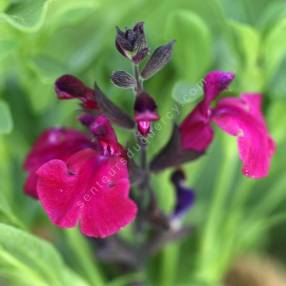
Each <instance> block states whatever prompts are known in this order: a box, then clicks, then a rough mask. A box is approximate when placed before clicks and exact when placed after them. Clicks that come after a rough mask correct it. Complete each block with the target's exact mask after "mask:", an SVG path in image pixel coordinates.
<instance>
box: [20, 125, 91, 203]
mask: <svg viewBox="0 0 286 286" xmlns="http://www.w3.org/2000/svg"><path fill="white" fill-rule="evenodd" d="M92 145H93V143H92V142H91V141H90V140H89V139H88V138H87V136H85V134H83V133H81V132H79V131H76V130H73V129H64V128H51V129H48V130H46V131H45V132H43V133H42V135H41V136H40V137H39V138H38V139H37V141H36V142H35V144H34V145H33V147H32V150H31V151H30V153H29V154H28V156H27V158H26V161H25V163H24V169H25V170H26V171H27V172H28V173H29V175H28V178H27V180H26V183H25V188H24V190H25V193H26V194H27V195H29V196H32V197H34V198H38V194H37V188H36V186H37V175H36V171H37V169H38V168H39V167H41V166H42V165H43V164H44V163H46V162H48V161H50V160H52V159H60V160H66V159H68V158H69V157H70V156H71V155H73V154H74V153H76V152H78V151H80V150H82V149H84V148H87V147H92Z"/></svg>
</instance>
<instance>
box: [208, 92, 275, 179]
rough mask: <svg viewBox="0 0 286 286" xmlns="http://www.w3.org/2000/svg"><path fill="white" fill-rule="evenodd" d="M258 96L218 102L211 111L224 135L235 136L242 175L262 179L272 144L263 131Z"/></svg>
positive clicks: (268, 165) (265, 130)
mask: <svg viewBox="0 0 286 286" xmlns="http://www.w3.org/2000/svg"><path fill="white" fill-rule="evenodd" d="M260 103H261V96H260V95H257V94H256V95H251V94H248V95H245V94H244V95H242V96H241V98H227V99H223V100H220V101H219V103H218V105H217V107H216V108H215V109H214V111H213V118H212V119H213V120H214V121H215V123H216V124H217V125H218V126H219V127H220V128H222V129H223V130H224V131H225V132H227V133H228V134H230V135H232V136H236V137H238V149H239V154H240V158H241V160H242V161H243V168H242V172H243V174H244V175H245V176H248V177H252V178H262V177H265V176H267V175H268V173H269V168H270V163H271V158H272V155H273V153H274V150H275V144H274V141H273V140H272V138H271V137H270V135H269V133H268V130H267V128H266V123H265V121H264V118H263V115H262V113H261V110H260Z"/></svg>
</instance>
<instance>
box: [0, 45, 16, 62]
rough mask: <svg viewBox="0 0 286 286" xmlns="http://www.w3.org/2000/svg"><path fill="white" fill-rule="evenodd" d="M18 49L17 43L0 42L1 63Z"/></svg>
mask: <svg viewBox="0 0 286 286" xmlns="http://www.w3.org/2000/svg"><path fill="white" fill-rule="evenodd" d="M16 48H17V43H16V41H13V40H0V61H1V60H3V59H4V58H6V57H7V56H8V55H9V54H10V53H11V52H13V51H14V50H15V49H16Z"/></svg>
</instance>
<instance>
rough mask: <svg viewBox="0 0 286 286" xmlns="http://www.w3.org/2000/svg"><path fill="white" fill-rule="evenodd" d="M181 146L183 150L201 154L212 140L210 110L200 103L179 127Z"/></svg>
mask: <svg viewBox="0 0 286 286" xmlns="http://www.w3.org/2000/svg"><path fill="white" fill-rule="evenodd" d="M179 130H180V136H181V144H182V148H183V149H184V150H195V151H198V152H202V151H204V150H206V149H207V147H208V146H209V144H210V143H211V142H212V140H213V136H214V134H213V133H214V131H213V128H212V127H211V123H210V110H209V108H208V107H207V106H206V105H205V103H204V102H200V103H199V104H198V105H197V106H196V107H195V109H194V110H193V111H192V112H191V113H190V114H189V115H188V116H187V117H186V118H185V120H184V121H183V122H182V123H181V125H180V128H179Z"/></svg>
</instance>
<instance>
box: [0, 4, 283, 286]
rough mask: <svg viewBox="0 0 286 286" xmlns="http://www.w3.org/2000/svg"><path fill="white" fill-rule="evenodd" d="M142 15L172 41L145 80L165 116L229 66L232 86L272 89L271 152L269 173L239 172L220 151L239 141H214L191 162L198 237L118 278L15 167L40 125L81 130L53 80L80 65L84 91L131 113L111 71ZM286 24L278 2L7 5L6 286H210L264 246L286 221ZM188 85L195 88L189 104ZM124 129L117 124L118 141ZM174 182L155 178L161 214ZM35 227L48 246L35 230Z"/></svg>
mask: <svg viewBox="0 0 286 286" xmlns="http://www.w3.org/2000/svg"><path fill="white" fill-rule="evenodd" d="M138 20H144V21H145V28H146V34H147V35H148V43H149V44H150V46H151V48H152V49H153V50H154V49H155V48H156V47H157V46H158V45H159V44H162V43H165V42H167V41H169V40H172V39H175V40H176V45H175V46H174V55H173V59H172V61H171V64H170V66H168V68H166V69H164V70H162V71H161V72H160V73H159V74H158V75H156V77H154V79H152V80H150V81H148V82H146V89H147V90H148V92H150V94H152V96H154V98H156V101H157V103H158V109H159V113H160V115H161V118H165V119H166V114H167V113H168V111H170V109H171V108H172V106H173V104H174V102H177V103H178V102H179V103H182V105H181V107H180V118H182V117H183V116H184V115H185V113H186V112H189V111H190V110H191V108H192V105H193V104H194V103H195V102H196V101H197V100H199V99H200V97H201V92H202V90H201V86H200V82H201V79H202V78H203V76H204V75H205V73H206V72H207V71H209V70H211V69H219V68H223V69H232V70H233V71H234V72H236V75H237V79H236V82H235V85H233V86H232V89H233V91H236V92H238V91H239V92H242V91H254V92H261V93H263V94H264V110H265V114H266V116H267V122H268V126H269V129H270V131H271V133H272V134H273V137H274V139H275V141H276V143H277V155H276V156H275V158H274V162H273V166H272V171H271V175H270V176H269V178H267V179H265V180H262V181H252V180H251V181H249V180H245V179H243V178H242V176H241V174H240V171H239V167H238V155H237V151H236V150H235V151H233V153H232V154H228V155H227V156H226V157H223V154H224V153H223V152H227V151H229V149H228V148H229V146H230V148H234V147H235V144H236V143H234V140H229V141H225V138H224V137H221V134H220V135H218V136H217V137H218V138H217V139H216V142H215V144H213V145H212V147H211V149H210V150H209V152H208V154H207V155H206V156H204V158H203V159H201V160H200V161H198V162H195V163H192V164H190V165H188V166H186V170H187V174H188V182H189V184H190V185H192V186H193V187H194V189H195V190H196V193H197V201H196V206H195V208H194V209H193V211H192V212H190V214H189V215H188V217H187V218H186V222H188V223H190V222H192V223H193V224H194V231H193V234H192V235H191V237H190V239H187V240H186V241H184V242H183V243H175V244H173V245H170V246H168V247H167V248H165V249H164V250H163V251H162V252H161V253H159V254H158V255H157V256H156V258H155V259H154V261H153V260H150V261H149V263H150V266H149V268H152V271H153V272H154V273H155V275H154V277H153V276H152V275H151V274H150V276H148V275H147V274H149V272H148V271H142V273H137V272H136V273H132V274H128V275H123V276H122V277H118V276H117V273H118V272H117V269H114V268H112V267H109V265H105V264H104V265H100V263H99V262H98V261H97V260H95V258H94V253H93V251H94V249H93V248H92V247H91V245H89V242H88V240H87V239H86V238H85V237H83V236H82V235H81V234H80V233H79V231H78V230H68V231H66V232H60V234H59V233H58V232H56V231H55V230H54V228H53V227H52V226H51V225H50V224H48V223H47V221H46V220H45V217H44V216H43V213H42V212H41V210H40V207H39V205H38V203H37V202H33V201H32V200H31V199H30V198H27V197H25V196H24V195H23V194H22V186H23V183H24V179H25V177H24V175H23V171H22V169H21V168H22V163H23V160H24V158H25V156H26V154H27V152H28V149H29V148H30V146H31V144H32V142H33V140H34V139H35V137H36V136H37V135H38V134H39V132H40V130H42V129H43V128H47V127H51V126H55V125H66V126H74V125H75V124H76V123H75V119H74V118H75V116H76V115H77V113H76V112H75V110H76V108H77V105H76V103H74V102H66V103H65V104H63V103H61V102H60V103H59V102H57V101H56V98H55V94H54V92H53V83H54V80H55V79H56V78H57V77H58V76H60V75H62V74H65V73H72V74H75V75H77V76H79V77H80V78H81V79H82V80H83V81H85V82H86V83H87V84H88V85H90V86H92V85H93V81H94V80H95V79H96V80H97V81H98V83H99V84H100V86H102V87H103V88H104V90H105V91H106V92H107V94H108V96H109V97H110V98H111V99H112V100H113V101H114V102H115V103H116V104H118V105H119V106H122V107H123V108H125V109H126V110H127V111H128V112H129V111H130V110H131V109H132V105H133V99H132V97H131V93H130V94H123V92H122V91H120V90H116V89H115V88H114V87H113V86H112V85H111V83H110V80H109V79H110V75H111V73H112V71H113V70H119V69H123V68H125V69H126V70H128V69H129V68H130V67H129V66H128V65H127V64H126V63H125V62H123V60H122V58H121V56H120V55H119V54H118V53H117V52H116V50H115V48H114V35H115V29H114V27H115V26H116V25H119V26H120V27H124V26H128V25H130V24H133V23H134V22H135V21H138ZM285 32H286V5H285V1H284V0H281V1H280V0H274V1H268V0H262V1H261V0H239V1H232V0H220V1H219V0H205V1H204V0H178V1H172V0H163V1H151V0H142V1H134V0H127V1H121V2H120V3H118V1H115V0H107V1H100V0H0V98H1V99H0V136H1V138H0V176H1V180H0V284H1V283H2V281H4V282H5V283H6V281H8V283H9V284H8V285H13V286H14V285H17V286H18V285H19V286H21V285H37V286H41V285H42V286H45V285H53V286H54V285H55V286H57V285H64V286H65V285H75V286H88V285H96V286H100V285H110V286H111V285H112V286H120V285H122V286H123V285H126V284H127V283H131V282H134V281H137V280H146V281H148V283H149V284H150V285H162V286H166V285H170V286H171V285H174V284H176V285H212V286H213V285H215V284H216V285H218V282H217V281H220V280H222V278H223V277H224V276H225V273H226V272H227V271H228V269H229V267H231V263H232V261H233V260H234V259H236V258H237V257H238V256H240V255H243V254H246V253H248V252H254V251H256V252H264V253H265V252H266V253H267V247H265V246H267V245H270V242H272V243H273V238H272V236H271V235H272V233H271V230H272V227H273V226H274V225H276V224H280V225H281V227H280V228H281V229H283V228H285V216H286V209H285V201H286V192H285V186H286V182H285V179H284V177H283V176H285V174H284V173H285V164H284V161H283V158H284V156H285V145H286V134H285V120H286V118H285V114H286V113H285V108H286V101H285V98H286V84H285V83H286V81H285V73H286V59H285V50H286V41H285ZM197 85H198V89H196V87H197ZM190 88H195V89H196V90H195V91H194V93H191V94H190V97H189V98H188V100H187V101H186V102H182V98H183V97H184V95H185V94H186V93H188V92H190ZM183 101H184V100H183ZM173 121H174V120H172V119H171V120H168V119H166V121H165V123H162V130H161V131H160V132H158V134H156V136H155V137H154V139H152V142H151V144H150V153H149V156H150V158H149V159H151V157H152V156H153V155H154V154H155V153H157V152H158V150H159V149H160V148H161V147H162V146H163V145H164V144H165V143H166V142H167V140H168V138H169V135H170V131H171V128H172V124H173ZM161 122H162V121H161ZM130 137H131V136H130V134H127V135H126V133H124V132H120V139H121V141H122V142H128V141H129V140H130ZM221 138H223V140H221ZM235 148H236V147H235ZM169 176H170V171H167V172H163V173H162V174H160V175H156V176H154V180H153V183H154V188H155V190H156V192H157V195H158V199H159V204H160V206H161V207H162V209H163V210H164V212H165V213H166V214H168V213H170V211H171V210H172V209H173V207H174V203H175V201H174V192H173V188H172V186H171V184H170V182H169ZM39 228H44V229H45V231H46V232H47V233H48V234H49V235H48V236H49V237H50V236H51V237H52V242H51V243H49V242H46V241H44V240H42V239H40V238H37V237H36V236H34V235H32V234H31V233H32V232H35V233H37V230H38V229H39ZM279 234H280V235H281V237H283V235H285V234H283V233H282V231H281V233H279ZM41 235H42V234H41ZM284 238H285V237H284ZM274 242H275V241H274ZM53 245H56V246H58V248H59V250H60V251H57V250H56V249H55V248H54V246H53ZM63 257H64V259H65V262H63ZM102 266H103V267H102ZM71 269H73V270H71ZM74 271H75V272H74ZM147 276H148V277H147ZM155 276H156V277H155ZM82 277H83V278H82ZM197 279H198V280H197ZM194 281H196V282H194ZM200 283H201V284H200ZM207 283H208V284H207ZM1 285H2V284H1Z"/></svg>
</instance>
